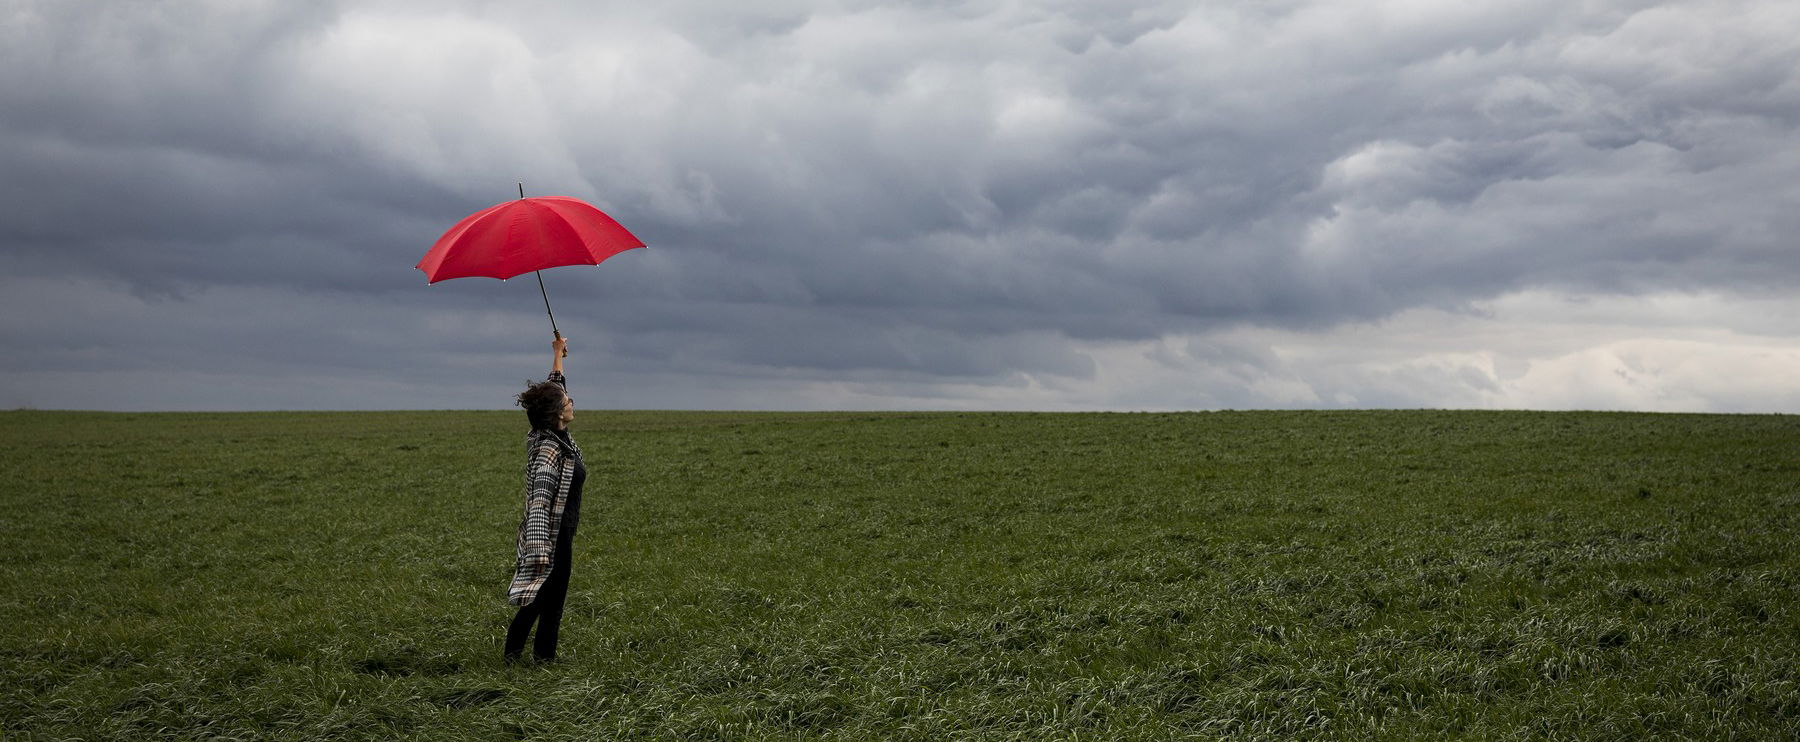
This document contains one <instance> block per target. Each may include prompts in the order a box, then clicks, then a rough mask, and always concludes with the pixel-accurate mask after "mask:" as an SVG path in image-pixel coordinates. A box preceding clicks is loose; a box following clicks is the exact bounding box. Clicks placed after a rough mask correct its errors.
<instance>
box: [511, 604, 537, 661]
mask: <svg viewBox="0 0 1800 742" xmlns="http://www.w3.org/2000/svg"><path fill="white" fill-rule="evenodd" d="M542 600H543V598H541V597H540V598H539V599H538V600H533V601H531V603H530V604H529V605H522V606H519V612H518V613H517V614H514V615H513V620H512V625H511V626H508V627H506V653H505V657H506V661H507V662H517V661H518V659H519V653H520V652H523V651H525V637H526V636H527V635H529V634H530V633H531V624H532V622H533V621H536V620H537V618H538V614H539V613H540V612H542V611H543V603H541V602H540V601H542Z"/></svg>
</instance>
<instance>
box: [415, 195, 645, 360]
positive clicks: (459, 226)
mask: <svg viewBox="0 0 1800 742" xmlns="http://www.w3.org/2000/svg"><path fill="white" fill-rule="evenodd" d="M643 246H644V242H643V241H642V240H639V239H638V238H637V237H636V236H634V235H632V234H631V233H630V232H628V231H626V230H625V228H624V227H621V226H619V223H618V222H616V221H613V219H612V217H610V216H607V215H606V214H604V213H601V211H600V210H599V209H596V208H594V207H593V206H590V205H588V204H587V203H586V202H583V201H581V200H580V199H574V198H566V197H562V196H545V197H541V198H525V187H524V186H523V185H521V186H519V199H518V200H517V201H507V202H505V203H501V204H496V205H494V206H490V207H488V208H485V209H482V210H481V211H477V212H475V213H473V214H470V215H468V216H466V217H463V220H462V221H460V222H457V223H456V226H454V227H451V228H450V231H448V232H445V233H444V236H442V237H439V238H438V241H437V244H434V245H432V246H431V249H430V250H427V251H425V257H424V259H422V260H420V261H419V265H418V266H417V267H418V269H419V270H422V271H424V272H425V281H426V283H428V284H430V283H437V282H438V281H446V280H449V279H452V278H464V277H467V276H486V277H488V278H498V279H501V280H506V279H508V278H512V277H513V276H516V275H519V274H521V273H535V272H537V271H540V270H543V269H545V268H554V267H556V266H559V265H599V264H600V262H601V261H603V260H606V259H607V258H610V257H612V256H614V255H617V254H619V253H622V252H624V251H626V250H630V249H631V248H634V247H643ZM538 292H539V293H542V294H543V295H544V311H545V312H546V313H549V314H550V330H551V331H552V332H554V333H556V336H557V337H559V338H560V337H562V332H561V331H560V330H557V329H556V314H555V313H554V312H551V311H550V294H549V293H547V292H545V291H544V277H543V275H542V274H539V275H538ZM566 352H567V351H565V353H566Z"/></svg>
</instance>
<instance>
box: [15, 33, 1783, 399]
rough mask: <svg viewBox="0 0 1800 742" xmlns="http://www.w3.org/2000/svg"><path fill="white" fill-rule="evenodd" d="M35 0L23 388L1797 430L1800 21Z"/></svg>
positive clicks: (20, 314) (29, 57) (21, 243)
mask: <svg viewBox="0 0 1800 742" xmlns="http://www.w3.org/2000/svg"><path fill="white" fill-rule="evenodd" d="M715 5H718V4H713V3H670V4H655V7H644V4H626V3H617V4H593V3H560V4H559V3H526V4H519V3H513V4H503V3H454V2H430V3H426V2H394V3H336V4H333V3H276V2H266V3H258V2H217V3H207V2H186V3H184V2H159V3H102V2H93V3H87V2H22V1H20V0H0V9H3V10H0V18H4V24H3V25H0V171H3V172H4V173H5V174H6V177H4V178H0V308H3V309H4V313H5V319H4V320H0V344H4V347H6V348H7V352H6V355H5V359H4V361H0V405H5V406H12V407H17V406H35V407H40V408H103V409H294V408H304V409H367V408H376V409H392V408H443V407H456V408H471V407H472V408H493V407H503V406H505V404H506V401H507V398H508V397H509V396H510V394H511V393H512V392H513V391H515V389H516V387H518V386H520V384H521V382H523V381H524V380H525V379H526V378H528V377H534V376H541V375H542V373H543V372H544V370H545V369H544V366H545V365H546V362H547V355H548V349H547V344H548V340H549V330H548V323H547V321H546V319H545V318H544V316H543V313H542V305H541V302H540V300H539V299H538V297H537V292H536V286H535V282H532V281H510V282H506V283H500V282H495V281H491V280H487V279H461V280H456V281H450V282H446V283H441V284H438V285H435V286H431V287H426V285H425V282H424V279H423V276H422V275H421V274H420V273H419V272H418V271H416V270H414V269H413V268H412V266H413V265H414V264H415V263H416V262H417V261H418V259H419V257H420V256H421V255H422V254H423V253H424V251H425V249H426V248H427V247H429V246H430V244H431V243H432V241H433V240H435V239H436V237H437V236H438V235H439V234H440V233H442V232H443V230H444V229H446V228H448V227H449V226H450V225H451V224H452V223H454V222H455V221H456V220H457V219H458V218H460V217H461V216H463V215H465V214H467V213H469V212H472V211H474V210H477V209H480V208H483V207H485V206H488V205H491V204H493V203H496V202H498V201H501V200H504V199H506V198H508V197H509V194H512V193H513V183H514V182H515V181H524V183H525V186H526V189H527V191H528V192H529V193H530V194H532V195H570V196H576V197H580V198H584V199H587V200H589V201H591V202H593V203H595V204H596V205H599V206H600V207H601V208H603V209H606V210H607V211H608V212H609V213H610V214H612V215H613V216H614V217H615V218H617V219H618V220H619V221H620V222H621V223H623V224H625V225H626V226H627V227H629V228H630V229H632V231H633V232H635V233H636V234H637V235H638V236H639V237H641V238H643V239H644V240H645V241H646V242H648V243H650V244H651V245H652V247H651V249H649V250H640V251H632V252H629V253H626V254H623V255H620V256H618V257H617V258H614V259H613V260H611V261H609V262H608V263H606V264H605V265H603V266H601V267H600V268H576V267H569V268H559V269H555V270H552V271H548V272H546V273H545V274H544V279H545V282H546V283H547V284H548V285H549V288H550V291H551V298H552V300H553V301H554V302H555V305H556V308H557V310H558V311H557V319H558V321H559V323H560V324H561V326H562V327H563V330H564V332H565V334H568V335H570V336H571V337H572V338H573V355H572V357H571V359H570V370H571V374H572V376H573V377H574V383H575V384H576V385H578V386H580V387H583V388H584V392H585V393H584V394H582V395H581V396H582V401H583V403H584V405H586V406H595V407H710V408H719V407H724V408H790V409H821V408H949V409H962V408H1008V409H1191V408H1218V407H1239V408H1243V407H1396V406H1397V407H1533V408H1621V409H1657V410H1664V409H1667V410H1722V411H1781V412H1800V383H1796V382H1795V381H1794V379H1796V378H1800V299H1796V298H1795V297H1794V291H1793V290H1792V287H1793V286H1795V285H1796V284H1797V283H1800V249H1797V247H1796V240H1795V238H1796V235H1800V208H1796V207H1800V75H1797V74H1796V72H1795V71H1796V70H1800V41H1796V39H1800V5H1796V4H1794V3H1790V2H1780V1H1777V0H1768V1H1764V2H1685V3H1684V2H1665V3H1645V2H1610V3H1609V2H1596V3H1581V4H1572V3H1566V2H1531V1H1527V2H1456V3H1449V2H1369V3H1341V2H1325V1H1321V2H1276V3H1152V2H1143V3H1119V2H1108V3H1098V2H1093V3H1079V2H1037V3H1028V2H987V3H983V2H973V3H960V4H959V3H945V2H924V3H913V4H896V3H868V2H864V3H835V4H832V3H817V4H800V3H750V4H742V5H741V7H733V8H730V9H721V8H719V7H713V6H715Z"/></svg>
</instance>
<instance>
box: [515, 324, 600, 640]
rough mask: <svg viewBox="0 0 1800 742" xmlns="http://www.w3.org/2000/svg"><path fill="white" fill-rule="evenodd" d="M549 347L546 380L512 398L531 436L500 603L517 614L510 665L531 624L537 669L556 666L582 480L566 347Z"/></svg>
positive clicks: (561, 342)
mask: <svg viewBox="0 0 1800 742" xmlns="http://www.w3.org/2000/svg"><path fill="white" fill-rule="evenodd" d="M550 347H551V348H553V349H554V351H555V356H554V360H552V361H551V363H550V377H549V378H548V379H546V380H544V381H542V382H539V383H536V384H532V385H530V386H529V387H527V388H526V389H525V391H524V392H521V393H520V394H519V396H518V403H519V406H520V407H523V408H525V417H526V419H528V420H530V421H531V432H530V433H529V434H527V435H526V436H525V455H526V459H525V517H524V519H523V520H522V521H520V522H519V539H518V563H517V565H516V567H515V570H514V572H513V580H512V587H510V588H509V589H508V590H507V591H506V601H507V602H508V603H511V604H513V605H516V606H518V607H519V612H518V614H517V615H515V616H513V620H512V625H511V626H510V627H509V628H508V629H507V631H506V654H505V657H506V661H507V662H509V663H511V662H517V661H518V660H519V654H520V653H521V652H523V651H524V650H525V637H526V636H527V635H528V634H530V633H531V625H532V623H534V622H535V623H536V624H537V639H536V640H535V641H533V642H532V645H531V654H532V656H534V657H535V658H537V660H538V661H540V662H548V661H551V660H555V659H556V633H557V629H558V628H560V625H561V623H562V612H563V599H564V598H566V597H568V594H569V562H570V557H571V555H572V552H573V550H574V549H573V546H574V541H575V526H576V525H577V524H578V523H579V522H580V519H581V485H582V481H583V480H585V479H587V467H586V466H585V465H584V464H583V463H582V461H581V447H580V446H577V445H575V441H574V439H572V438H570V437H569V423H570V422H573V421H574V420H575V399H574V398H573V397H570V396H569V393H568V384H567V381H566V380H565V379H564V378H563V374H562V359H563V354H564V352H565V351H564V349H565V348H567V347H568V340H566V339H564V338H563V337H561V336H560V335H559V336H558V337H557V338H556V340H555V342H552V343H551V344H550Z"/></svg>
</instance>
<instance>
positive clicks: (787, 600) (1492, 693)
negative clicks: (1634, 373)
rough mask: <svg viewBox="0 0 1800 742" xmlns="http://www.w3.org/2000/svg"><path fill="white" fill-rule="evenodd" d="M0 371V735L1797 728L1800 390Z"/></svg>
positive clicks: (1096, 734) (974, 734) (1276, 734)
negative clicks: (1352, 399) (355, 389)
mask: <svg viewBox="0 0 1800 742" xmlns="http://www.w3.org/2000/svg"><path fill="white" fill-rule="evenodd" d="M522 426H523V415H521V414H519V413H517V412H504V413H503V412H419V413H412V412H404V413H270V414H262V413H256V414H252V413H244V414H185V413H183V414H89V413H79V414H77V413H55V412H41V411H20V412H8V413H0V469H3V470H4V472H5V476H4V478H3V479H4V481H0V508H4V510H3V511H0V512H3V515H4V519H3V520H0V544H4V549H5V552H4V553H5V560H4V567H0V580H3V581H4V589H3V591H0V601H3V602H0V737H3V738H4V739H6V740H9V741H10V740H15V739H70V738H83V739H96V740H98V739H152V738H159V737H168V738H191V739H231V738H242V739H264V738H272V739H295V740H300V739H308V740H310V739H319V738H323V737H331V738H340V739H388V738H395V737H411V738H417V739H514V738H529V739H622V738H666V739H812V738H817V739H918V740H936V739H955V738H964V739H1020V740H1027V739H1033V740H1035V739H1177V738H1188V737H1191V738H1197V739H1213V738H1299V739H1313V738H1331V739H1365V738H1383V739H1438V738H1444V737H1467V738H1489V739H1492V738H1502V737H1506V738H1511V737H1541V738H1561V739H1641V738H1647V737H1660V738H1682V737H1686V738H1692V739H1725V738H1737V739H1790V740H1791V739H1795V738H1796V737H1797V736H1800V685H1797V683H1800V608H1796V598H1797V597H1800V595H1797V592H1800V569H1797V567H1800V522H1797V520H1796V515H1797V513H1800V418H1796V417H1793V416H1701V415H1645V414H1590V413H1529V412H1236V413H1234V412H1222V413H1194V414H1168V415H1164V414H955V413H928V414H926V413H920V414H853V413H836V414H832V413H816V414H785V413H670V412H629V413H608V412H583V413H582V415H581V418H580V419H579V420H578V421H577V426H576V429H575V431H574V432H575V436H576V439H577V440H578V441H580V442H581V443H582V445H583V447H584V449H585V450H586V452H587V459H588V463H589V467H590V476H589V479H588V486H587V495H586V499H585V503H584V508H583V519H582V526H581V530H580V536H579V538H578V540H577V544H576V550H577V556H576V562H575V565H574V584H573V587H572V591H571V595H570V598H569V608H568V615H567V617H566V618H565V621H564V638H563V647H562V655H563V661H562V662H560V663H557V664H555V665H548V666H527V667H507V666H505V665H503V664H502V663H501V662H500V657H499V655H500V644H499V642H500V638H501V634H502V632H503V630H504V625H505V622H506V621H507V619H508V618H509V617H510V616H511V609H510V608H509V607H507V606H506V605H505V604H504V601H503V591H504V588H505V585H506V582H507V579H508V576H509V571H510V568H511V565H512V539H513V536H514V529H515V528H516V526H517V523H518V516H519V510H520V498H521V491H522V480H521V466H522V464H523V456H524V454H523V450H522V441H523V434H524V430H523V429H522Z"/></svg>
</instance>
